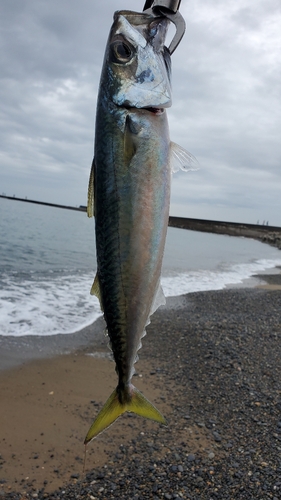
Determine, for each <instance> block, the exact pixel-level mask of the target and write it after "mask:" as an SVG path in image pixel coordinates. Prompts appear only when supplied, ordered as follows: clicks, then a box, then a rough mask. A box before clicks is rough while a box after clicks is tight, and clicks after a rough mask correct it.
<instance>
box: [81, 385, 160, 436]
mask: <svg viewBox="0 0 281 500" xmlns="http://www.w3.org/2000/svg"><path fill="white" fill-rule="evenodd" d="M121 398H122V399H123V400H124V402H123V403H121V402H120V397H119V394H118V388H117V389H115V390H114V391H113V393H112V394H111V396H110V397H109V398H108V400H107V401H106V403H105V405H104V406H103V407H102V409H101V410H100V412H99V413H98V415H97V417H96V418H95V420H94V422H93V423H92V425H91V427H90V429H89V431H88V433H87V436H86V438H85V441H84V444H88V443H89V442H90V441H91V440H92V439H94V438H95V437H97V436H98V435H99V434H100V433H101V432H103V431H104V430H105V429H107V427H109V426H110V425H111V424H113V422H115V420H117V418H118V417H120V416H121V415H122V414H123V413H125V412H127V411H128V412H132V413H135V414H136V415H140V416H141V417H145V418H148V419H150V420H154V421H155V422H159V423H160V424H165V425H167V422H166V420H165V418H164V417H163V415H162V414H161V413H160V411H158V410H157V408H155V406H153V404H152V403H150V401H148V399H146V398H145V396H144V395H143V394H142V393H141V392H140V391H139V390H138V389H136V387H134V386H133V385H130V386H129V389H124V391H123V393H122V394H121Z"/></svg>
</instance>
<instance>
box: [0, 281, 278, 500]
mask: <svg viewBox="0 0 281 500" xmlns="http://www.w3.org/2000/svg"><path fill="white" fill-rule="evenodd" d="M273 276H274V277H273ZM259 279H261V280H263V281H264V280H267V282H268V285H267V289H257V288H256V289H233V290H231V289H229V290H220V291H216V292H202V293H201V292H200V293H193V294H189V295H187V296H184V297H181V299H177V300H176V301H172V300H171V301H170V302H169V304H168V306H169V307H168V308H166V309H162V310H161V311H159V312H157V313H156V314H155V315H154V316H153V317H152V323H151V325H150V326H149V327H148V329H147V330H148V335H147V337H145V339H144V341H143V348H142V350H141V351H140V361H139V362H138V363H137V365H136V369H137V374H136V376H135V377H134V383H135V385H136V386H137V387H138V388H139V389H140V390H141V391H142V392H144V394H145V395H146V396H147V397H148V398H149V399H150V400H151V401H152V402H153V403H154V404H155V405H156V406H157V407H158V408H159V409H160V411H162V412H163V414H164V415H165V416H166V417H167V420H168V422H169V426H168V427H167V428H166V427H164V426H159V425H157V424H155V423H152V422H148V421H147V420H144V419H141V418H140V417H135V416H130V415H126V416H122V417H121V418H120V419H119V420H118V421H117V422H116V423H115V424H114V425H113V426H112V427H111V428H110V429H108V430H107V431H106V432H104V433H103V434H102V435H100V436H99V437H98V438H97V439H96V440H94V441H93V442H92V443H90V445H89V446H88V451H87V461H86V476H85V475H83V454H84V446H83V440H84V437H85V434H86V432H87V430H88V428H89V425H90V424H91V422H92V420H93V418H94V416H95V414H96V413H97V411H98V409H99V408H101V406H102V404H103V403H104V402H105V400H106V398H107V397H108V395H109V394H110V393H111V391H112V390H113V389H114V387H115V383H116V374H115V371H114V363H113V362H112V360H111V359H110V356H109V351H108V349H107V347H106V344H107V341H106V339H105V338H104V336H103V333H102V332H103V323H102V321H99V322H98V324H96V325H95V326H93V327H92V328H97V329H98V333H97V332H96V333H97V335H96V336H94V335H93V333H92V331H91V327H89V328H88V329H86V331H83V332H82V333H81V339H80V340H79V341H78V340H77V337H75V336H74V337H73V339H72V342H73V344H72V347H73V350H72V349H71V345H70V346H68V347H66V345H64V342H65V339H63V340H61V341H59V346H58V344H54V342H58V340H57V339H56V340H55V339H53V340H51V338H50V337H49V341H50V342H51V344H50V343H49V344H48V345H49V350H48V349H45V351H44V350H42V352H41V351H40V350H39V351H40V353H41V354H40V357H41V358H42V359H37V360H33V361H30V360H29V359H28V358H24V359H25V362H24V364H19V361H20V356H18V357H17V359H16V362H17V363H18V366H16V367H14V368H10V369H6V370H3V371H2V372H0V397H1V412H0V443H1V448H0V495H2V497H3V498H17V499H21V498H39V499H41V498H42V499H43V498H60V497H61V498H95V499H96V498H104V499H110V498H116V499H117V498H118V499H119V498H120V499H121V498H128V499H132V498H136V499H137V498H139V499H142V498H158V496H157V495H158V494H159V498H161V497H162V498H163V497H164V498H169V495H170V497H171V498H176V496H174V497H173V496H172V494H175V492H177V494H178V495H179V497H178V498H194V499H198V498H200V499H201V498H202V499H205V498H206V499H210V498H212V495H213V496H214V498H272V499H274V498H275V497H274V495H275V494H276V498H279V496H278V495H279V494H281V488H280V486H278V477H279V479H280V474H281V460H280V452H281V417H280V410H281V399H280V398H281V362H280V360H281V343H280V337H281V291H280V290H281V275H272V276H270V277H267V276H265V275H262V276H261V277H260V278H259ZM276 287H278V288H277V289H276ZM64 337H66V336H64ZM94 339H95V340H94ZM22 342H24V340H23V339H22ZM45 342H46V345H47V343H48V342H47V340H45ZM60 342H62V343H60ZM77 342H78V345H79V342H81V344H80V347H79V348H78V346H77ZM70 344H71V342H70ZM50 345H51V347H50ZM25 347H26V346H25ZM56 349H58V350H59V352H63V350H64V349H66V350H68V352H69V353H68V354H60V355H59V356H58V355H56V356H54V353H55V351H56ZM7 352H8V351H6V352H5V356H6V357H8V355H7ZM33 354H34V353H33ZM44 354H45V355H47V356H48V357H47V359H43V358H44ZM3 356H4V355H3V351H2V353H1V359H3ZM7 364H9V363H7ZM279 424H280V427H278V426H279ZM279 431H280V432H279ZM241 450H242V451H241ZM253 450H254V451H253ZM136 457H137V458H136ZM235 464H236V465H235ZM237 464H238V465H237ZM128 467H129V468H130V467H131V468H130V469H128ZM173 467H174V469H173ZM151 468H154V469H155V470H157V471H158V472H157V474H159V475H158V476H157V474H156V473H155V474H156V475H155V474H154V476H153V478H154V479H151V470H152V469H151ZM268 469H270V470H269V472H268V476H266V472H267V471H268ZM126 470H127V474H128V481H127V485H126V488H125V490H124V485H123V486H122V481H121V479H120V477H121V476H122V471H123V475H124V471H126ZM139 470H141V471H142V472H141V473H140V474H138V473H137V472H136V471H139ZM212 471H213V472H212ZM238 472H239V474H240V476H239V474H238V476H237V477H236V476H235V474H236V473H238ZM253 474H254V477H255V479H256V480H255V481H252V476H253ZM155 477H156V479H155ZM194 477H195V479H196V480H194ZM214 477H215V478H216V480H214ZM99 478H100V479H99ZM163 478H165V481H166V482H165V481H164V479H163ZM199 479H200V480H199ZM155 481H156V482H157V484H158V485H159V487H158V486H157V488H156V489H155V487H154V486H155ZM123 482H124V481H123ZM109 484H110V485H111V486H108V485H109ZM276 484H277V486H276ZM112 485H113V486H112ZM142 485H143V486H142ZM275 486H276V488H277V489H276V488H275V490H274V487H275ZM263 487H265V488H266V489H262V488H263ZM59 488H61V489H60V490H59ZM122 488H123V489H122ZM153 488H154V490H153ZM241 488H242V489H241ZM278 488H279V489H278ZM55 490H57V491H58V493H57V496H56V497H52V492H54V491H55ZM65 491H66V493H63V492H65ZM83 491H84V493H83ZM140 491H141V492H142V493H141V495H140ZM265 491H266V495H265ZM17 492H18V494H17ZM267 492H268V495H267ZM156 493H157V495H156ZM180 493H181V494H180ZM36 495H37V496H36ZM72 495H74V496H72ZM75 495H76V496H75ZM164 495H168V496H166V497H165V496H164ZM188 495H189V496H188ZM239 495H240V496H239Z"/></svg>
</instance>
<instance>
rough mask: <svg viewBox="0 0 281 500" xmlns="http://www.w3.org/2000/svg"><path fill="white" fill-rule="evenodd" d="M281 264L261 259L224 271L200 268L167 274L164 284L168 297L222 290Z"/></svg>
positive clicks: (276, 261)
mask: <svg viewBox="0 0 281 500" xmlns="http://www.w3.org/2000/svg"><path fill="white" fill-rule="evenodd" d="M278 265H281V260H266V259H261V260H258V261H256V262H252V263H248V264H235V265H233V266H230V267H229V269H227V270H226V269H225V270H224V271H212V270H198V271H190V272H188V273H181V274H178V275H173V276H166V277H164V278H163V279H162V286H163V290H164V294H165V296H166V297H169V296H176V295H183V294H185V293H192V292H203V291H208V290H221V289H223V288H225V287H226V286H231V285H237V284H242V282H243V281H244V280H247V279H248V278H250V277H251V276H253V275H254V274H256V273H259V272H262V271H265V270H266V269H270V268H274V267H275V266H278Z"/></svg>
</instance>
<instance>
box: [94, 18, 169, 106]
mask: <svg viewBox="0 0 281 500" xmlns="http://www.w3.org/2000/svg"><path fill="white" fill-rule="evenodd" d="M168 25H169V21H168V20H167V19H166V18H164V17H154V16H152V15H149V14H143V13H137V12H132V11H117V12H116V13H115V15H114V22H113V25H112V28H111V31H110V34H109V39H108V44H107V48H106V53H105V60H104V66H103V78H102V82H101V84H102V85H104V89H105V87H107V97H108V98H109V99H110V100H111V101H112V102H113V103H114V104H115V105H117V106H119V107H124V108H149V109H153V108H155V109H159V108H166V107H169V106H171V84H170V72H171V63H170V54H169V51H168V49H167V48H166V47H165V45H164V42H165V37H166V33H167V29H168ZM104 89H103V90H104Z"/></svg>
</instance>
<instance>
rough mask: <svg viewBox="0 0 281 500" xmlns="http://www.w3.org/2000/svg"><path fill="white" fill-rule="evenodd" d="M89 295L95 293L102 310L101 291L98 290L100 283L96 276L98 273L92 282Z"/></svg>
mask: <svg viewBox="0 0 281 500" xmlns="http://www.w3.org/2000/svg"><path fill="white" fill-rule="evenodd" d="M90 294H91V295H95V296H96V297H97V298H98V299H99V302H100V308H101V310H102V312H103V306H102V300H101V291H100V283H99V278H98V273H97V274H96V276H95V279H94V283H93V284H92V288H91V291H90Z"/></svg>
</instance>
